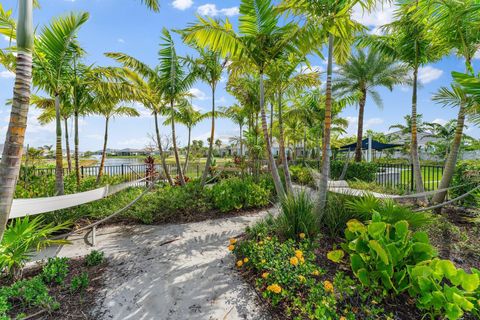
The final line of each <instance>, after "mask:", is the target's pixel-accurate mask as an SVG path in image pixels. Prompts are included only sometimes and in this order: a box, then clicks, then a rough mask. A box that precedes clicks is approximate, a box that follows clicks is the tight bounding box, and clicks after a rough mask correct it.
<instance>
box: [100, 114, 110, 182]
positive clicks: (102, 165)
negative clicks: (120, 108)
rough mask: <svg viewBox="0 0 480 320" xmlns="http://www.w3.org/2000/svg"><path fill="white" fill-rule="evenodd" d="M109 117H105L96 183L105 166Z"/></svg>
mask: <svg viewBox="0 0 480 320" xmlns="http://www.w3.org/2000/svg"><path fill="white" fill-rule="evenodd" d="M109 121H110V118H109V117H106V118H105V136H104V138H103V149H102V160H100V167H99V168H98V175H97V184H98V183H100V179H101V178H102V175H103V168H104V167H105V158H106V157H107V143H108V122H109Z"/></svg>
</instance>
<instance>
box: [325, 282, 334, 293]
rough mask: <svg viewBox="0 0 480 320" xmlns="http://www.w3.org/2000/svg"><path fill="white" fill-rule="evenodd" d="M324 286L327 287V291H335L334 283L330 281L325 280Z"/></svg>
mask: <svg viewBox="0 0 480 320" xmlns="http://www.w3.org/2000/svg"><path fill="white" fill-rule="evenodd" d="M323 287H324V288H325V291H327V292H331V293H333V283H331V282H330V281H328V280H325V281H323Z"/></svg>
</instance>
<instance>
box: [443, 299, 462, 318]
mask: <svg viewBox="0 0 480 320" xmlns="http://www.w3.org/2000/svg"><path fill="white" fill-rule="evenodd" d="M445 311H446V313H445V315H446V316H447V318H448V319H449V320H457V319H459V318H460V317H461V316H463V311H462V309H460V307H459V306H457V305H455V304H453V303H447V305H446V306H445Z"/></svg>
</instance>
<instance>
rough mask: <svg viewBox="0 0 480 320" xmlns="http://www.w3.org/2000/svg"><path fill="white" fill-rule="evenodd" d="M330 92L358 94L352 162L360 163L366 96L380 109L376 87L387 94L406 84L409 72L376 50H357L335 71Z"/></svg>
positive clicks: (380, 103) (379, 99)
mask: <svg viewBox="0 0 480 320" xmlns="http://www.w3.org/2000/svg"><path fill="white" fill-rule="evenodd" d="M337 74H338V78H337V79H335V81H334V84H333V90H334V91H335V92H337V94H340V95H342V94H351V93H352V92H360V93H361V97H360V101H359V104H358V130H357V146H356V148H355V161H356V162H360V161H362V140H363V117H364V113H365V104H366V101H367V95H370V96H371V97H372V99H373V101H374V102H375V104H376V105H377V106H378V107H383V102H382V99H381V97H380V94H379V93H378V91H377V90H376V87H386V88H387V89H389V90H390V91H392V90H393V87H394V86H395V85H398V84H407V83H409V79H410V76H409V70H408V68H407V67H406V66H405V65H403V64H398V63H396V62H394V61H392V60H391V59H388V58H386V57H384V56H382V55H381V54H380V53H378V52H376V51H375V50H368V51H367V52H365V51H363V50H358V52H357V54H355V55H352V56H350V58H349V59H348V61H347V63H345V64H343V65H341V66H340V67H339V70H338V71H337Z"/></svg>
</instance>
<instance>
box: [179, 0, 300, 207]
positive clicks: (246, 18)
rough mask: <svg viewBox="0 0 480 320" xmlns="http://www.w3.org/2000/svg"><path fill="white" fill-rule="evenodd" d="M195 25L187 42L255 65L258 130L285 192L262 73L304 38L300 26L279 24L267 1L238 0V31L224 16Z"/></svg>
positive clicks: (279, 188) (278, 185)
mask: <svg viewBox="0 0 480 320" xmlns="http://www.w3.org/2000/svg"><path fill="white" fill-rule="evenodd" d="M198 19H199V21H198V23H197V24H195V25H191V26H189V27H188V28H187V29H185V30H184V34H185V39H186V41H187V42H190V41H191V42H195V43H196V44H197V45H198V46H200V47H203V48H208V49H210V50H213V51H218V52H220V53H221V54H222V56H227V55H229V56H230V58H231V59H232V60H237V61H243V62H244V63H245V64H249V65H252V66H255V69H256V72H257V74H258V77H259V91H260V103H259V105H260V113H261V121H262V130H263V135H264V140H265V144H266V148H267V154H268V159H269V165H270V169H271V172H272V177H273V181H274V184H275V189H276V191H277V196H278V197H280V198H282V197H284V195H285V190H284V188H283V185H282V182H281V180H280V175H279V174H278V170H277V165H276V163H275V159H274V157H273V153H272V148H271V143H270V138H269V132H268V125H267V116H266V111H265V87H264V75H265V71H266V69H267V68H268V65H269V64H270V63H271V62H272V61H274V60H276V59H278V58H279V57H280V56H282V55H283V54H285V53H286V52H289V51H290V52H295V51H297V52H298V51H299V50H298V47H299V45H300V44H302V45H303V43H302V41H301V40H303V39H304V37H301V35H302V33H301V30H302V29H301V28H300V27H299V26H298V25H297V24H294V23H291V22H290V23H285V24H283V25H281V24H280V13H279V12H278V11H277V10H275V8H274V6H273V4H272V2H271V0H261V1H260V0H242V2H241V4H240V18H239V26H238V30H239V32H238V33H236V32H235V31H234V30H233V28H232V25H231V24H230V22H229V21H228V19H226V20H225V22H223V23H221V22H219V21H214V20H211V19H204V18H201V17H199V18H198Z"/></svg>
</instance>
